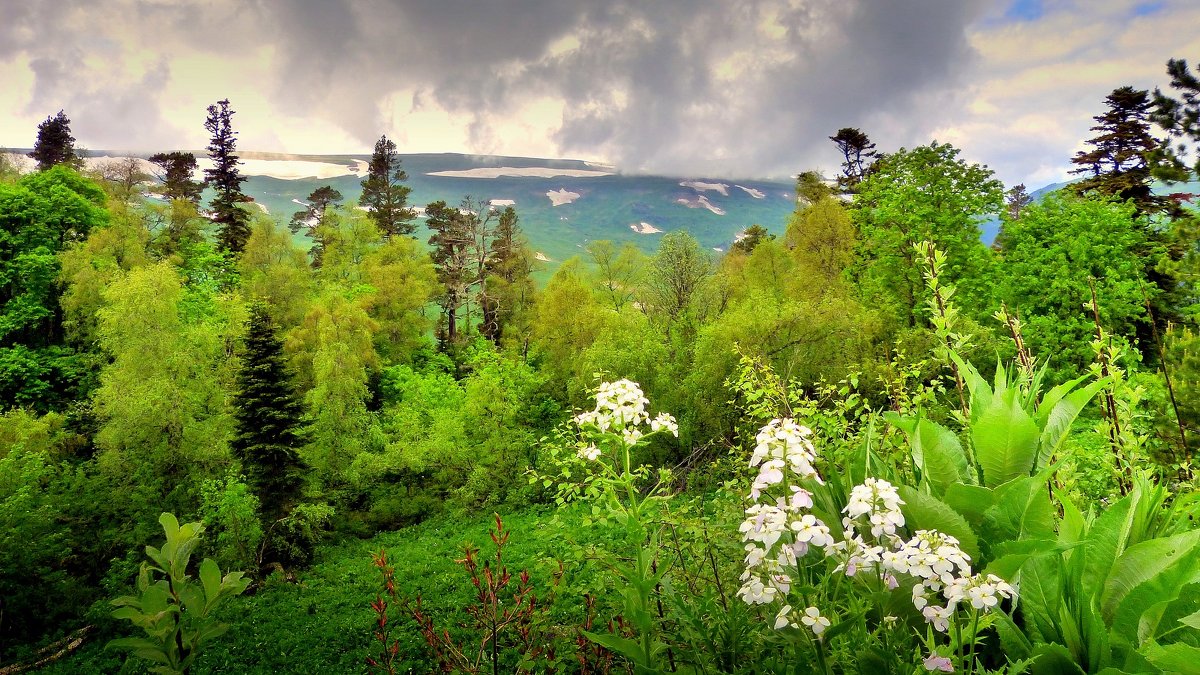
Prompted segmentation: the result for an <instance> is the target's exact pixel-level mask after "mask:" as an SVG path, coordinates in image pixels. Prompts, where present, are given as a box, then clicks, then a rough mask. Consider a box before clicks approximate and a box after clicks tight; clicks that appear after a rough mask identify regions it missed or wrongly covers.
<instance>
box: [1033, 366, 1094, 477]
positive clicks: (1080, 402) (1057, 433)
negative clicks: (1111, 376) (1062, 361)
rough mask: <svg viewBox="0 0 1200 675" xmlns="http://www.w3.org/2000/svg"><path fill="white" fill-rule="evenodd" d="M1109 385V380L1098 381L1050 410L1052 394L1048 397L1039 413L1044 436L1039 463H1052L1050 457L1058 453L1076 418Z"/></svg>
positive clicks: (1063, 397)
mask: <svg viewBox="0 0 1200 675" xmlns="http://www.w3.org/2000/svg"><path fill="white" fill-rule="evenodd" d="M1082 379H1083V378H1079V379H1076V380H1072V381H1071V382H1068V383H1066V384H1061V385H1059V386H1057V387H1055V388H1054V389H1051V390H1050V393H1052V394H1056V393H1057V392H1058V390H1060V389H1062V388H1063V387H1066V386H1067V385H1068V384H1069V385H1071V388H1074V386H1075V385H1076V384H1078V383H1079V381H1080V380H1082ZM1107 384H1108V379H1107V378H1104V379H1100V380H1096V381H1095V382H1093V383H1091V384H1089V385H1088V386H1086V387H1084V388H1083V389H1080V390H1078V391H1072V392H1071V393H1069V394H1066V395H1065V396H1060V398H1059V400H1057V401H1056V402H1055V403H1054V404H1053V407H1049V408H1047V405H1048V403H1049V401H1050V400H1052V399H1051V398H1050V394H1047V395H1046V398H1045V399H1043V400H1042V405H1041V406H1040V407H1039V408H1038V412H1037V414H1038V420H1037V422H1038V423H1039V425H1040V426H1041V427H1042V434H1041V438H1040V439H1039V443H1040V447H1039V448H1038V461H1039V462H1048V461H1050V457H1051V456H1053V455H1054V454H1055V453H1056V452H1058V448H1059V446H1061V445H1062V442H1063V439H1065V438H1066V437H1067V432H1069V431H1070V430H1071V425H1072V424H1074V423H1075V418H1076V417H1078V416H1079V413H1080V412H1082V411H1083V409H1084V408H1085V407H1087V404H1088V403H1089V402H1090V401H1091V400H1092V399H1093V398H1094V397H1095V396H1096V394H1097V393H1098V392H1099V391H1100V390H1101V389H1103V388H1104V387H1105V386H1106V385H1107ZM1064 393H1065V392H1064Z"/></svg>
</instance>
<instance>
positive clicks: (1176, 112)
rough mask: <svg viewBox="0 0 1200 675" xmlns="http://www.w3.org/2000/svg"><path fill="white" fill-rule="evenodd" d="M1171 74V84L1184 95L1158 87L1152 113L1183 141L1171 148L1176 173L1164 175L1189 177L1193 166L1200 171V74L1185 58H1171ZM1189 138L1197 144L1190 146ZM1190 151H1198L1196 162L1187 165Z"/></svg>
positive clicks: (1194, 152)
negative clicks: (1198, 145) (1165, 92)
mask: <svg viewBox="0 0 1200 675" xmlns="http://www.w3.org/2000/svg"><path fill="white" fill-rule="evenodd" d="M1167 74H1168V75H1170V76H1171V88H1172V89H1175V90H1178V92H1179V95H1180V98H1178V99H1176V98H1173V97H1171V96H1167V95H1166V94H1164V93H1162V91H1160V90H1159V89H1155V90H1154V109H1153V111H1152V112H1151V113H1150V119H1151V120H1153V121H1154V123H1155V124H1157V125H1158V126H1160V127H1162V129H1163V130H1164V131H1166V132H1167V133H1168V134H1169V135H1170V136H1171V138H1173V139H1175V140H1176V141H1178V142H1179V147H1176V148H1169V149H1168V154H1169V157H1168V159H1169V160H1171V162H1170V165H1171V168H1173V169H1175V171H1174V172H1173V174H1174V175H1166V176H1163V177H1164V178H1169V179H1173V180H1186V179H1187V172H1188V170H1189V168H1190V170H1191V171H1193V172H1195V173H1196V174H1200V152H1196V150H1197V148H1196V147H1195V145H1196V144H1200V75H1198V74H1196V73H1193V72H1192V71H1191V70H1190V69H1189V68H1188V62H1187V61H1186V60H1184V59H1170V60H1169V61H1167ZM1187 141H1191V142H1192V144H1193V147H1191V148H1188V147H1187V145H1186V142H1187ZM1189 151H1190V152H1191V153H1193V155H1194V156H1193V159H1194V161H1195V164H1194V165H1193V166H1191V167H1186V166H1185V165H1184V163H1183V157H1184V156H1186V155H1187V153H1188V152H1189Z"/></svg>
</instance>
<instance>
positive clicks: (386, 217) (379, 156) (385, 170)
mask: <svg viewBox="0 0 1200 675" xmlns="http://www.w3.org/2000/svg"><path fill="white" fill-rule="evenodd" d="M406 180H408V174H407V173H405V171H404V169H402V168H400V156H399V155H398V154H396V144H395V143H393V142H392V141H390V140H388V137H387V136H380V137H379V140H378V141H377V142H376V143H375V152H374V153H372V154H371V164H370V166H369V167H368V169H367V177H366V178H364V179H363V182H362V196H361V197H359V199H358V203H359V204H361V205H362V206H365V207H367V208H368V209H369V210H370V213H371V219H372V220H374V221H375V225H376V226H377V227H378V228H379V231H380V232H381V233H382V234H383V236H384V238H385V239H387V238H389V237H394V236H399V235H402V234H403V235H411V234H412V233H413V231H414V230H415V229H416V227H415V226H414V225H413V223H412V219H413V218H415V217H416V214H415V213H414V212H413V210H412V209H410V208H408V193H409V192H412V188H410V187H408V186H407V185H403V182H404V181H406Z"/></svg>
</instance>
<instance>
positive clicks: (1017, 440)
mask: <svg viewBox="0 0 1200 675" xmlns="http://www.w3.org/2000/svg"><path fill="white" fill-rule="evenodd" d="M1016 393H1017V392H1016V390H1015V389H1011V390H1008V391H1007V392H1005V393H1004V394H1003V395H999V394H998V395H997V396H996V397H994V398H993V399H992V400H991V401H988V402H983V401H978V402H973V404H974V405H983V406H985V408H984V410H983V411H982V412H981V413H980V414H979V416H978V418H977V419H976V420H975V421H974V422H973V423H972V424H971V439H972V441H973V447H974V448H975V457H976V461H978V462H979V465H980V467H982V468H983V483H984V485H985V486H987V487H996V486H997V485H1001V484H1003V483H1007V482H1008V481H1010V480H1012V479H1014V478H1019V477H1021V476H1028V475H1029V474H1030V472H1031V471H1033V468H1034V460H1035V458H1036V457H1037V449H1038V432H1039V430H1038V427H1037V424H1036V423H1035V422H1034V421H1033V418H1032V417H1030V416H1029V413H1027V412H1025V410H1024V409H1022V408H1021V406H1020V404H1019V403H1018V401H1017V400H1016Z"/></svg>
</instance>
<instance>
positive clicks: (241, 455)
mask: <svg viewBox="0 0 1200 675" xmlns="http://www.w3.org/2000/svg"><path fill="white" fill-rule="evenodd" d="M285 364H286V362H285V360H284V356H283V342H282V341H281V340H280V339H279V335H278V333H277V329H276V327H275V322H274V321H273V320H272V319H271V315H270V314H269V313H268V312H267V308H266V306H265V305H263V304H261V303H259V304H256V305H254V306H253V307H252V308H251V312H250V325H249V328H248V330H247V332H246V350H245V353H244V354H243V356H242V366H241V369H240V370H239V371H238V376H237V387H238V391H237V394H236V396H235V397H234V401H233V409H234V418H235V419H236V421H237V431H236V435H235V436H234V439H233V442H232V444H231V445H232V447H233V451H234V454H235V455H236V456H237V457H238V459H240V460H241V462H242V468H243V470H244V471H245V472H246V476H247V478H248V480H249V482H250V485H251V487H252V488H253V489H254V492H255V494H256V495H257V496H258V499H259V503H260V504H261V505H262V509H263V514H262V515H263V518H264V520H266V521H268V522H270V521H273V520H275V519H276V518H279V517H281V516H283V515H285V514H286V513H287V511H288V509H289V508H290V507H291V506H292V505H293V504H295V502H296V500H297V499H298V498H299V496H300V486H301V482H302V477H301V472H302V471H303V470H304V468H305V466H304V462H303V460H302V459H301V458H300V454H299V448H300V447H301V446H303V444H304V440H303V438H302V428H303V426H302V425H303V417H304V406H303V404H302V403H301V402H300V397H299V395H298V394H297V393H296V389H295V387H294V385H293V384H292V382H291V378H290V377H289V373H288V370H287V367H286V365H285Z"/></svg>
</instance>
